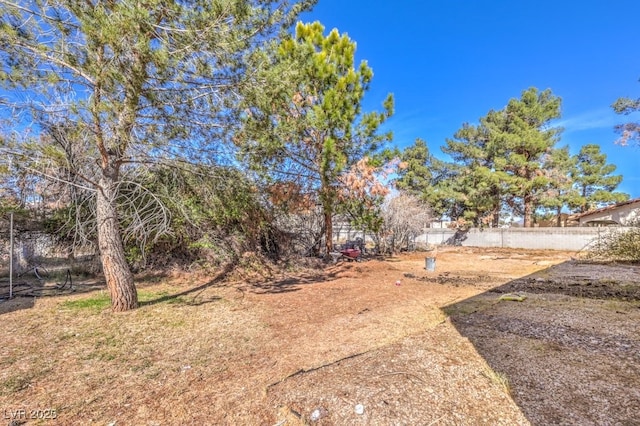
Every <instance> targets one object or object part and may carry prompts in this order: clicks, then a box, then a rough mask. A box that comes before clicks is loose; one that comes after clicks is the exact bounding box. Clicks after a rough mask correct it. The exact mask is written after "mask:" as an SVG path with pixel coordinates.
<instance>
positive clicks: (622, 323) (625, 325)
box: [443, 262, 640, 425]
mask: <svg viewBox="0 0 640 426" xmlns="http://www.w3.org/2000/svg"><path fill="white" fill-rule="evenodd" d="M580 266H581V265H577V264H575V263H574V262H565V263H563V264H559V265H556V266H552V267H550V268H547V269H545V270H543V271H539V272H536V273H534V274H531V275H529V276H525V277H522V278H518V279H515V280H512V281H510V282H508V283H506V284H504V285H502V286H500V287H497V288H492V289H491V290H488V291H486V292H484V293H482V294H479V295H477V296H474V297H472V298H469V299H466V300H463V301H460V302H457V303H454V304H451V305H448V306H446V307H444V308H443V311H444V312H445V313H446V314H447V315H448V316H449V317H450V319H451V322H452V324H453V325H454V326H455V327H456V329H457V330H458V332H459V333H460V334H461V335H462V336H464V337H466V338H468V339H469V340H470V341H471V343H472V344H473V345H474V346H475V348H476V350H477V351H478V353H479V354H480V355H481V356H482V357H483V358H484V359H485V360H486V361H487V363H488V364H489V365H490V367H491V368H492V369H493V371H494V372H495V377H494V378H493V379H494V380H496V381H498V382H500V383H501V384H502V385H503V386H505V388H506V389H508V390H509V393H510V395H511V397H512V398H513V400H514V401H515V402H516V403H517V404H518V406H519V407H520V409H521V410H522V412H523V413H524V415H525V416H526V417H527V418H528V420H529V421H530V422H531V423H532V424H534V425H547V424H636V422H637V420H638V417H637V413H638V412H640V335H639V333H638V332H637V324H638V323H639V322H640V273H637V272H635V271H634V270H633V268H632V267H630V266H628V265H599V266H598V272H594V268H585V267H583V268H581V267H580ZM630 268H631V269H630ZM616 276H622V277H623V278H622V279H616ZM520 296H525V297H526V298H525V300H523V301H521V302H518V301H514V299H516V300H517V299H519V297H520Z"/></svg>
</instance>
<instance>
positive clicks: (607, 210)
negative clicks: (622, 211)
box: [571, 198, 640, 219]
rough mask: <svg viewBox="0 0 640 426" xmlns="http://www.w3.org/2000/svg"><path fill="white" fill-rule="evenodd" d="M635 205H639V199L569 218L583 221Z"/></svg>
mask: <svg viewBox="0 0 640 426" xmlns="http://www.w3.org/2000/svg"><path fill="white" fill-rule="evenodd" d="M636 203H638V204H640V198H633V199H631V200H627V201H623V202H621V203H617V204H612V205H610V206H606V207H601V208H599V209H595V210H589V211H588V212H584V213H578V214H575V215H573V216H571V219H583V218H585V217H587V216H591V215H596V214H601V213H605V212H610V211H613V210H616V209H619V208H621V207H624V206H628V205H631V204H636Z"/></svg>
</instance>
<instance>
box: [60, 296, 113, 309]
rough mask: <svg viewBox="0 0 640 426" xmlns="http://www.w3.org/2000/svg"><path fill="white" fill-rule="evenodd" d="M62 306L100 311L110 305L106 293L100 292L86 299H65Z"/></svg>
mask: <svg viewBox="0 0 640 426" xmlns="http://www.w3.org/2000/svg"><path fill="white" fill-rule="evenodd" d="M62 306H63V307H64V308H67V309H77V310H80V309H87V310H92V311H101V310H103V309H106V308H108V307H109V306H111V299H110V298H109V295H108V294H106V293H103V292H101V293H100V294H97V295H94V296H92V297H88V298H86V299H77V300H65V301H64V302H62Z"/></svg>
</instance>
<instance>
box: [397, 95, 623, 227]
mask: <svg viewBox="0 0 640 426" xmlns="http://www.w3.org/2000/svg"><path fill="white" fill-rule="evenodd" d="M559 117H560V99H559V98H558V97H556V96H554V95H553V94H552V93H551V91H550V90H544V91H542V92H541V91H539V90H538V89H536V88H530V89H528V90H525V91H524V92H523V93H522V96H521V98H520V99H511V100H510V101H509V102H508V104H507V106H506V107H505V108H504V109H502V110H499V111H494V110H491V111H489V112H488V113H487V115H486V116H484V117H481V118H480V120H479V124H477V125H472V124H468V123H465V124H463V125H462V128H461V129H460V130H458V131H457V132H456V133H455V134H454V136H453V138H451V139H447V140H446V143H445V145H444V146H443V147H442V151H443V152H444V153H445V154H448V156H449V157H450V158H451V159H452V161H449V162H447V161H443V160H440V159H438V158H436V157H435V156H434V155H433V154H431V152H430V151H429V149H428V146H427V144H426V142H425V141H423V140H421V139H418V140H416V141H415V143H414V144H413V145H412V146H409V147H407V148H406V149H405V150H403V151H402V152H401V153H400V154H399V155H400V158H401V161H402V163H401V164H402V167H401V168H400V169H399V170H398V178H397V179H396V181H395V184H396V185H397V187H398V188H400V189H402V190H405V191H408V192H410V193H412V194H414V195H416V196H418V197H420V198H421V199H422V200H424V201H425V202H426V203H428V204H429V205H430V206H431V208H432V209H433V211H434V215H435V216H436V217H446V218H449V219H450V220H452V221H454V222H455V221H459V222H461V223H463V224H468V225H471V226H478V227H483V226H492V227H496V226H500V225H501V220H502V219H503V218H504V217H520V218H523V225H524V226H525V227H531V226H533V225H534V222H535V221H536V219H537V218H541V217H554V216H555V217H556V218H557V220H558V221H559V220H560V214H561V212H563V211H566V212H581V213H582V212H586V211H588V210H590V209H593V208H597V207H601V206H604V205H607V204H611V203H616V202H620V201H624V200H626V199H628V198H629V196H628V194H625V193H622V192H618V191H616V188H617V187H618V185H619V184H620V182H621V181H622V176H621V175H615V174H613V173H614V172H615V170H616V166H615V165H613V164H607V158H606V155H605V154H604V153H602V152H601V150H600V146H599V145H597V144H587V145H584V146H583V147H582V148H581V149H580V152H578V153H577V154H575V155H570V153H569V148H568V147H567V146H563V147H558V146H557V144H558V142H559V140H560V133H561V129H559V128H557V127H553V126H552V120H554V119H557V118H559ZM558 226H560V223H559V222H558Z"/></svg>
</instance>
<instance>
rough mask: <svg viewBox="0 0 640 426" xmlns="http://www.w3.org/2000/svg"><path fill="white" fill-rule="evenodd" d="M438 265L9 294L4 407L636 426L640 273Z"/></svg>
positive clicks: (548, 255) (451, 259)
mask: <svg viewBox="0 0 640 426" xmlns="http://www.w3.org/2000/svg"><path fill="white" fill-rule="evenodd" d="M425 256H426V254H425V253H414V254H408V255H402V256H399V257H395V258H391V259H386V260H367V261H363V262H351V263H347V262H341V263H338V264H337V265H330V266H328V267H326V268H324V269H322V270H306V271H290V272H273V273H272V274H271V277H270V279H260V280H255V279H242V280H235V281H233V280H232V281H229V280H226V281H222V280H217V279H213V278H209V279H201V278H196V277H194V276H173V277H155V278H153V277H152V278H149V279H147V280H146V281H145V282H144V283H143V284H142V285H141V290H140V293H141V299H142V300H143V306H142V307H141V308H140V309H138V310H136V311H134V312H128V313H124V314H112V313H111V312H110V311H109V309H108V307H106V306H105V305H104V304H102V305H101V304H99V303H97V302H96V303H84V302H85V301H87V300H88V301H90V302H91V301H96V300H98V301H99V300H103V301H104V295H103V294H102V293H101V292H102V290H101V289H100V288H99V287H100V286H99V285H96V283H85V284H84V286H83V285H77V287H76V290H77V291H76V292H74V293H73V294H69V293H67V292H64V291H58V292H55V291H54V292H51V291H49V292H46V293H45V294H46V296H43V297H35V298H33V297H21V298H17V299H14V300H11V301H5V302H2V303H0V319H1V321H0V332H1V333H2V335H3V341H4V344H3V345H2V348H0V367H1V368H0V409H2V410H3V411H2V414H4V417H5V420H6V421H7V422H11V421H14V422H15V423H14V424H23V423H24V424H49V423H52V424H101V425H106V424H112V425H113V424H116V425H129V424H130V425H160V424H162V425H165V424H168V425H173V424H175V425H182V424H229V425H237V424H248V425H253V424H264V425H285V424H287V425H294V424H322V425H334V424H335V425H343V424H371V425H377V424H407V425H409V424H411V425H413V424H421V425H436V424H441V425H449V424H451V425H453V424H455V425H460V424H468V425H476V424H487V425H495V424H504V425H513V424H530V423H531V424H536V425H548V424H581V425H588V424H612V425H614V424H622V425H627V424H628V425H631V424H637V421H638V420H637V419H638V415H637V413H639V412H640V335H639V333H638V324H639V323H640V321H639V320H640V266H633V265H597V264H587V263H583V262H580V261H576V260H573V259H572V256H573V254H572V253H558V252H547V251H535V252H534V251H521V250H520V251H518V250H486V249H485V250H481V249H469V248H455V249H454V248H451V249H446V250H444V251H440V252H439V253H438V256H437V263H436V270H435V271H434V272H427V271H426V270H425V269H424V266H425V259H424V258H425ZM83 290H86V292H83ZM101 294H102V295H101ZM505 296H515V297H505ZM518 297H524V300H523V301H522V302H518V301H511V300H501V298H502V299H505V298H506V299H509V298H518ZM100 298H102V299H100ZM20 410H25V412H26V416H23V415H22V414H21V413H22V412H21V411H20ZM38 410H41V411H38ZM46 410H49V414H51V413H52V412H54V413H55V416H56V419H54V420H50V419H49V420H47V419H43V420H37V419H29V418H26V417H29V414H34V415H35V416H37V415H40V416H41V417H44V416H45V414H46V413H45V411H46ZM21 422H22V423H21ZM114 422H115V423H114Z"/></svg>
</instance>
